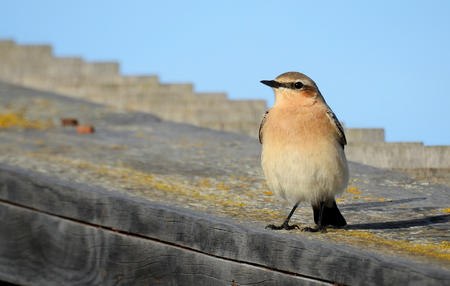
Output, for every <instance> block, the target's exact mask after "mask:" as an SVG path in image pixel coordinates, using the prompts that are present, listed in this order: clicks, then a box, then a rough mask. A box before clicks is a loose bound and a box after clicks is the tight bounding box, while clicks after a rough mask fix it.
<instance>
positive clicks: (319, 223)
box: [302, 202, 327, 232]
mask: <svg viewBox="0 0 450 286" xmlns="http://www.w3.org/2000/svg"><path fill="white" fill-rule="evenodd" d="M324 211H325V202H320V211H319V220H318V221H317V226H316V227H304V228H302V231H308V232H318V231H320V232H327V228H326V227H325V226H324V225H323V224H322V219H323V212H324Z"/></svg>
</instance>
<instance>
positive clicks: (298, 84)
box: [294, 81, 303, 89]
mask: <svg viewBox="0 0 450 286" xmlns="http://www.w3.org/2000/svg"><path fill="white" fill-rule="evenodd" d="M294 87H295V88H296V89H301V88H302V87H303V83H301V82H300V81H298V82H296V83H294Z"/></svg>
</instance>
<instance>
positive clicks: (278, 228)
mask: <svg viewBox="0 0 450 286" xmlns="http://www.w3.org/2000/svg"><path fill="white" fill-rule="evenodd" d="M267 228H268V229H273V230H281V229H285V230H293V229H300V227H299V226H298V225H296V224H293V225H289V224H287V223H283V224H282V225H274V224H269V225H267V226H266V229H267Z"/></svg>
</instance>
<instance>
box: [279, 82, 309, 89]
mask: <svg viewBox="0 0 450 286" xmlns="http://www.w3.org/2000/svg"><path fill="white" fill-rule="evenodd" d="M276 83H277V87H284V88H290V89H302V88H303V86H304V84H303V83H302V82H301V81H297V82H286V83H281V82H276Z"/></svg>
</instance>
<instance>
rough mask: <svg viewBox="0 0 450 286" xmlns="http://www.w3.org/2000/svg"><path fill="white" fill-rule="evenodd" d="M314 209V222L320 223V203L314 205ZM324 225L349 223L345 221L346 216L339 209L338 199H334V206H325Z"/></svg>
mask: <svg viewBox="0 0 450 286" xmlns="http://www.w3.org/2000/svg"><path fill="white" fill-rule="evenodd" d="M313 211H314V222H315V223H316V224H318V223H319V213H320V205H319V206H313ZM322 225H323V226H327V225H332V226H345V225H347V222H346V221H345V218H344V217H343V216H342V214H341V212H340V211H339V209H338V207H337V205H336V201H333V206H332V207H327V206H326V205H325V208H324V210H323V214H322Z"/></svg>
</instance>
